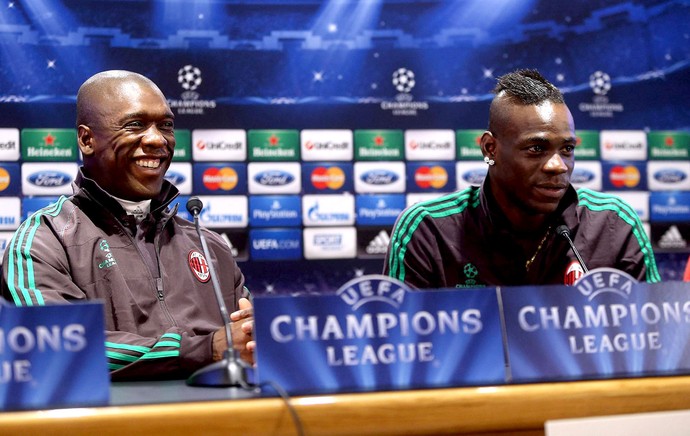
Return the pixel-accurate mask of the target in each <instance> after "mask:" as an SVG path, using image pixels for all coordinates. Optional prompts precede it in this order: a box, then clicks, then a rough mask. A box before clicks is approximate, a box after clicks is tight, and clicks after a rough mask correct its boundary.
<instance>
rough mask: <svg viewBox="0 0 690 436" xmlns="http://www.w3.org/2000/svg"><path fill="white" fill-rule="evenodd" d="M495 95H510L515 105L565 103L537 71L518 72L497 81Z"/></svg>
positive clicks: (557, 91) (558, 92)
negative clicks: (548, 102)
mask: <svg viewBox="0 0 690 436" xmlns="http://www.w3.org/2000/svg"><path fill="white" fill-rule="evenodd" d="M497 81H498V83H497V84H496V87H495V88H494V89H493V93H494V94H496V95H499V94H501V93H504V94H506V95H508V96H509V97H510V98H511V100H514V102H515V103H520V104H523V105H532V104H539V103H542V102H544V101H551V102H553V103H564V101H563V94H561V91H559V89H558V88H556V87H555V86H554V85H553V84H552V83H551V82H549V81H548V80H546V79H545V78H544V76H542V75H541V74H540V73H539V71H537V70H530V69H524V70H517V71H514V72H512V73H508V74H505V75H503V76H501V77H499V78H498V79H497Z"/></svg>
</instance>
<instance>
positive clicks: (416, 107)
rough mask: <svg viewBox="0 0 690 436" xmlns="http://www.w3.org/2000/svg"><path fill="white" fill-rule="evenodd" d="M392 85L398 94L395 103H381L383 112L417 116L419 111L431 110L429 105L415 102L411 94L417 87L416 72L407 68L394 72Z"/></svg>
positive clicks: (423, 102)
mask: <svg viewBox="0 0 690 436" xmlns="http://www.w3.org/2000/svg"><path fill="white" fill-rule="evenodd" d="M391 84H392V85H393V89H395V90H396V91H398V94H397V95H396V96H395V101H383V102H381V109H382V110H389V111H391V114H392V115H395V116H416V115H417V111H420V110H427V109H429V103H427V102H425V101H414V98H413V97H412V94H410V93H411V92H412V89H414V87H415V86H416V85H417V79H416V76H415V73H414V71H412V70H410V69H407V68H405V67H400V68H398V69H396V70H395V71H393V74H392V78H391Z"/></svg>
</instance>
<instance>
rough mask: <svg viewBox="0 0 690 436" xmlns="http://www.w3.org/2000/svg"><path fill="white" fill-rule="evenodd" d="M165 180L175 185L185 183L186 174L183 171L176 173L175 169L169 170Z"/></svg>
mask: <svg viewBox="0 0 690 436" xmlns="http://www.w3.org/2000/svg"><path fill="white" fill-rule="evenodd" d="M165 180H167V181H168V182H170V183H172V184H173V185H178V184H180V183H184V181H185V180H186V178H185V176H184V175H183V174H181V173H176V172H174V171H168V172H167V173H166V174H165Z"/></svg>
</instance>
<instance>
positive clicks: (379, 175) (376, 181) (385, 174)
mask: <svg viewBox="0 0 690 436" xmlns="http://www.w3.org/2000/svg"><path fill="white" fill-rule="evenodd" d="M360 179H361V180H362V181H363V182H364V183H367V184H369V185H390V184H392V183H395V182H396V181H397V180H398V175H397V174H395V173H394V172H392V171H388V170H371V171H367V172H366V173H364V174H362V176H361V177H360Z"/></svg>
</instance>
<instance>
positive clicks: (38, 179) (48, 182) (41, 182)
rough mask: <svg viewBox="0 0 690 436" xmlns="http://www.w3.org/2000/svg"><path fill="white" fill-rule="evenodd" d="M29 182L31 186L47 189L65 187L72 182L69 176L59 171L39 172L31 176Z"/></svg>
mask: <svg viewBox="0 0 690 436" xmlns="http://www.w3.org/2000/svg"><path fill="white" fill-rule="evenodd" d="M29 182H30V183H31V184H32V185H36V186H40V187H42V188H49V187H56V186H64V185H67V184H69V183H70V182H72V177H71V176H70V175H69V174H66V173H61V172H59V171H41V172H38V173H35V174H31V175H30V176H29Z"/></svg>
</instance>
